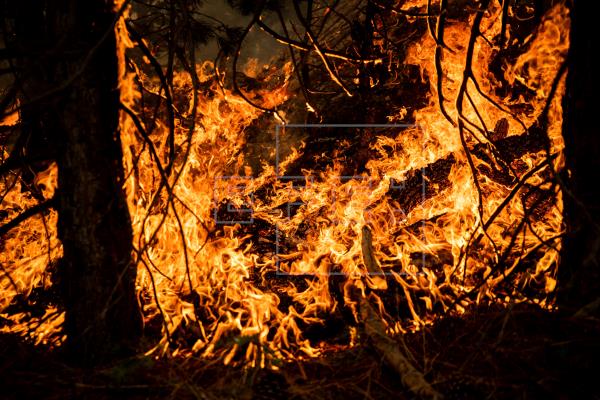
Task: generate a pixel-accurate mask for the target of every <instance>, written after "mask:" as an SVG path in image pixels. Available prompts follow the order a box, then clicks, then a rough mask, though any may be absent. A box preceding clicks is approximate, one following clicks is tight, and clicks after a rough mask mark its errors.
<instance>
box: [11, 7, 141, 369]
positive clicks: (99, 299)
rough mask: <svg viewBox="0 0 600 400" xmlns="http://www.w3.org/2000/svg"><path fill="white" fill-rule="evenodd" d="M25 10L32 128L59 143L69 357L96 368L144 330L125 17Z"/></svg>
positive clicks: (88, 10)
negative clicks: (131, 178)
mask: <svg viewBox="0 0 600 400" xmlns="http://www.w3.org/2000/svg"><path fill="white" fill-rule="evenodd" d="M18 7H19V12H18V13H17V21H16V26H17V36H19V35H21V37H22V38H23V39H24V40H23V41H22V42H21V43H20V45H21V49H20V50H21V51H22V52H23V54H24V56H23V58H22V64H23V66H24V68H23V71H24V72H23V75H22V76H21V77H20V78H21V81H22V87H23V92H24V96H23V100H22V103H23V104H24V107H25V108H24V110H26V111H27V112H25V113H23V114H22V117H23V119H29V120H30V121H23V123H24V124H26V125H27V124H30V125H32V126H35V127H37V129H36V131H37V134H43V135H45V136H48V137H50V138H51V141H52V145H53V146H54V147H55V154H56V162H57V164H58V170H59V177H58V191H57V195H56V196H57V199H56V200H57V201H56V204H57V208H58V213H59V220H58V234H59V238H60V240H61V241H62V244H63V251H64V256H63V259H62V262H61V265H60V270H59V281H60V285H61V287H62V289H63V291H62V293H63V300H64V307H65V311H66V317H65V326H64V328H65V333H66V335H67V343H66V349H67V352H68V354H69V355H70V356H71V358H72V359H73V360H74V361H76V362H78V363H81V364H84V365H93V364H97V363H101V362H104V361H107V360H109V359H110V358H112V357H114V356H118V355H122V354H124V353H125V352H127V351H129V350H131V349H132V346H133V345H134V344H135V342H137V340H138V339H139V335H140V331H141V329H140V327H141V317H140V313H139V310H138V305H137V300H136V297H135V286H134V285H135V267H134V265H133V264H132V260H131V252H132V230H131V229H132V228H131V221H130V217H129V212H128V209H127V204H126V201H125V194H124V190H123V188H122V185H123V180H124V173H123V166H122V150H121V143H120V135H119V123H118V122H119V121H118V117H119V89H118V59H117V45H116V37H115V33H114V23H115V21H116V13H115V11H114V4H113V1H110V0H86V1H78V0H60V1H33V0H29V1H24V2H21V3H20V5H19V6H18ZM32 13H33V14H35V15H36V16H37V17H36V18H31V19H30V16H31V14H32ZM18 40H19V39H17V41H18ZM28 53H29V54H28ZM35 119H37V121H36V120H35ZM40 132H41V133H40Z"/></svg>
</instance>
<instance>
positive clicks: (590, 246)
mask: <svg viewBox="0 0 600 400" xmlns="http://www.w3.org/2000/svg"><path fill="white" fill-rule="evenodd" d="M571 16H572V23H571V27H572V28H571V47H570V50H569V64H568V68H569V72H568V76H567V95H566V96H565V101H564V111H565V121H564V136H565V154H566V160H567V171H568V172H565V174H564V176H563V180H564V181H565V182H566V183H567V186H566V188H567V190H565V191H564V193H565V194H564V200H565V201H564V204H565V219H566V223H567V236H566V237H565V242H564V249H563V250H564V251H563V261H562V266H561V268H560V269H559V271H560V272H559V288H558V290H559V293H558V302H559V305H561V306H563V307H566V308H572V309H576V308H579V307H581V306H583V305H584V304H587V303H589V302H592V301H593V300H595V299H597V298H598V296H599V295H600V266H599V262H598V261H599V255H600V254H599V253H600V228H599V227H600V218H599V213H600V196H599V193H598V182H600V157H599V154H600V129H599V127H600V124H599V121H598V117H597V115H598V112H597V107H596V105H597V100H596V99H597V98H598V94H599V93H600V85H599V83H600V77H599V76H598V69H597V66H596V62H595V59H596V58H595V56H596V54H595V53H596V52H597V49H596V48H595V47H596V46H595V42H596V41H597V39H596V25H595V24H596V23H597V22H596V21H595V19H596V13H595V12H594V8H593V2H588V1H585V0H575V1H573V2H572V9H571Z"/></svg>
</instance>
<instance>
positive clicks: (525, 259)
mask: <svg viewBox="0 0 600 400" xmlns="http://www.w3.org/2000/svg"><path fill="white" fill-rule="evenodd" d="M412 3H419V4H415V5H414V6H415V7H420V8H419V9H424V7H425V6H424V5H422V4H421V3H423V2H412ZM477 15H478V14H477V13H472V14H471V15H470V17H469V18H468V19H463V20H458V19H457V20H452V21H447V22H446V26H445V31H444V37H443V40H444V46H445V47H443V48H442V49H441V50H440V45H439V44H438V43H436V40H434V38H433V37H432V35H431V34H430V33H428V32H425V33H424V34H423V36H422V37H421V38H419V39H418V40H415V41H414V42H413V44H412V45H410V46H409V48H408V49H407V59H406V63H408V64H412V65H418V66H419V67H420V72H421V78H422V79H423V81H424V82H427V83H429V86H430V87H429V92H430V93H429V97H428V99H429V100H428V101H429V102H428V104H427V105H426V106H425V107H423V108H421V109H418V110H416V111H415V112H414V120H415V124H414V125H412V126H411V127H407V128H400V127H397V128H393V129H395V131H396V134H394V135H392V136H390V135H377V134H376V131H374V132H373V134H374V136H375V139H374V141H373V143H372V144H371V146H372V150H373V151H374V154H377V157H374V158H372V159H370V160H369V161H368V163H367V164H366V171H365V172H363V173H362V174H360V175H357V176H352V177H344V176H343V171H344V165H343V163H342V162H340V161H335V162H334V163H333V164H331V165H330V166H328V167H326V168H325V169H324V170H311V169H303V176H301V177H298V176H297V177H294V178H293V179H280V176H281V175H285V174H286V169H287V168H289V166H290V165H292V164H293V163H294V162H295V161H297V160H299V159H300V158H301V155H302V154H303V152H304V151H306V150H305V149H304V145H303V144H302V143H296V144H294V143H292V139H291V138H293V137H294V136H293V129H294V128H293V125H290V123H292V122H295V121H293V120H290V121H285V120H284V121H283V124H282V121H281V120H280V119H285V118H286V114H285V113H284V112H283V111H281V110H288V109H289V108H290V107H291V106H290V105H292V106H293V105H294V104H295V103H294V98H295V97H297V95H298V91H299V89H298V88H297V86H295V85H296V84H295V83H294V80H293V66H292V64H291V63H286V64H284V65H283V66H281V67H279V68H276V67H274V66H268V67H267V68H263V69H261V68H260V67H259V66H258V65H257V64H256V63H255V64H256V65H254V66H253V65H252V64H251V63H250V64H249V65H248V67H247V69H248V70H247V72H246V76H248V77H251V78H252V79H255V80H257V81H259V83H260V85H259V86H260V88H259V89H254V90H250V91H248V92H247V93H246V94H245V97H247V98H249V99H250V100H251V101H253V102H256V103H259V104H260V105H261V107H263V108H264V109H278V110H279V111H278V112H277V113H276V115H277V116H272V114H267V113H265V112H263V111H262V110H260V109H258V108H256V107H254V106H252V105H250V104H249V103H248V102H247V101H246V99H245V98H244V97H242V96H241V95H240V94H239V93H237V92H235V91H234V90H232V89H230V88H229V87H228V86H226V85H225V86H223V85H222V82H223V81H225V82H226V81H227V79H229V78H230V77H228V76H226V74H225V73H224V72H222V71H219V70H218V69H217V68H215V66H214V65H212V63H204V64H202V65H198V66H196V68H195V71H194V72H195V74H196V75H197V77H198V80H199V82H198V84H199V86H200V89H199V90H198V91H196V92H195V93H194V90H193V84H192V82H193V81H194V79H195V78H194V77H193V76H191V75H193V74H190V73H189V72H183V71H182V72H178V73H176V74H175V77H174V89H173V93H171V96H172V97H173V107H174V108H175V109H176V110H175V111H176V114H177V117H176V119H175V125H174V126H173V127H172V129H173V132H174V148H175V149H176V157H175V158H174V160H172V161H170V160H169V140H170V139H169V134H170V129H171V128H170V127H169V124H168V122H167V121H165V120H164V119H163V118H160V117H159V118H157V119H156V120H155V121H154V122H153V121H152V118H146V117H144V116H145V115H152V113H153V112H154V108H153V107H154V105H146V106H145V108H144V107H143V106H142V105H141V104H142V103H141V101H140V100H141V98H142V96H146V95H145V94H144V95H142V90H141V88H142V87H143V88H144V91H146V92H147V93H151V95H150V96H153V97H154V98H163V97H164V93H163V92H162V91H161V89H160V82H159V81H158V80H157V79H156V78H153V77H151V76H147V75H144V74H143V73H141V72H140V71H134V72H131V71H128V70H127V69H126V68H125V63H124V62H122V63H121V76H122V82H121V93H122V94H121V101H122V102H123V104H124V105H125V106H126V107H128V109H130V110H132V114H133V115H134V116H135V115H137V116H138V120H137V121H136V120H134V118H132V115H131V114H129V113H125V112H123V113H122V117H121V130H122V142H123V151H124V154H125V157H124V160H123V163H124V166H125V169H126V176H127V180H126V182H125V187H126V189H127V196H128V204H129V210H130V213H131V216H132V222H133V230H134V234H135V238H134V247H135V254H134V259H135V260H136V263H137V265H138V277H137V290H138V294H139V298H140V303H141V307H142V311H143V315H144V321H145V324H146V328H147V330H148V331H152V332H154V333H159V334H160V337H161V339H160V341H159V342H158V344H157V345H156V346H155V347H154V348H153V349H151V350H149V351H148V353H149V354H150V353H151V354H157V355H160V354H166V353H168V352H170V353H171V354H173V355H190V354H198V355H201V356H203V357H218V358H221V359H222V360H223V361H224V362H225V363H226V364H230V363H247V364H248V365H253V366H254V365H258V366H261V367H264V366H267V365H269V366H272V367H276V365H277V362H278V360H282V359H287V358H291V357H295V358H302V357H305V356H307V357H313V356H317V355H318V354H319V353H320V352H321V351H322V350H323V348H324V344H323V343H318V342H315V341H310V340H309V339H308V338H307V335H306V328H307V327H310V326H318V325H323V324H325V323H326V322H327V319H328V318H330V316H332V315H340V313H342V312H343V310H348V311H349V313H350V315H351V317H348V318H354V319H355V320H358V319H359V318H360V315H359V312H358V306H359V305H358V303H357V299H358V298H360V297H363V296H365V295H366V293H368V292H370V293H371V295H372V296H374V297H375V298H376V299H377V303H378V306H379V312H380V314H381V316H382V318H383V319H384V321H385V323H386V324H387V328H388V329H389V331H390V332H396V333H397V332H404V331H406V330H408V329H418V328H419V327H420V326H422V325H424V324H429V323H433V322H434V321H435V319H436V318H438V317H440V316H441V315H442V314H443V313H446V312H459V313H460V312H463V311H464V310H465V309H466V308H467V307H469V306H471V305H473V304H477V303H480V302H504V301H510V302H522V301H529V302H535V303H538V304H540V305H541V306H542V307H552V302H551V296H550V295H551V294H552V292H553V290H554V288H555V285H556V281H555V277H556V272H557V271H556V269H557V266H558V263H559V258H558V257H559V251H560V237H561V234H562V233H563V229H564V227H563V223H562V197H561V192H560V190H559V188H558V187H557V185H555V184H554V183H553V182H552V179H550V178H551V177H552V176H553V174H555V173H556V172H557V171H559V170H560V169H561V168H563V166H564V161H563V156H562V149H563V140H562V131H561V124H562V109H561V99H562V94H563V93H564V73H563V74H562V75H561V74H560V73H559V72H560V71H561V68H562V65H563V63H564V59H565V57H566V51H567V49H568V31H569V17H568V10H567V8H566V6H565V5H564V4H557V5H555V6H554V7H553V8H552V9H550V10H549V11H548V12H547V13H546V15H545V16H544V18H543V19H542V21H541V23H540V24H539V26H538V27H537V29H536V30H535V31H534V32H533V33H532V34H531V35H530V36H529V37H527V38H526V39H525V43H523V44H521V45H520V47H519V51H518V54H517V56H515V57H512V58H510V57H505V58H502V60H504V61H503V62H504V64H502V65H496V66H495V68H497V70H498V71H499V72H498V71H492V70H491V68H490V65H493V64H494V63H495V62H496V61H495V60H496V58H497V57H498V54H499V53H501V52H502V51H503V50H502V48H501V47H499V45H498V44H497V43H495V42H494V38H497V37H499V36H500V35H501V30H502V10H501V7H500V6H497V5H495V3H494V5H490V6H489V7H488V9H487V10H485V12H483V13H481V15H480V17H478V16H477ZM478 18H480V19H479V20H478ZM416 21H417V19H416V18H415V19H413V23H416ZM475 23H477V24H479V28H478V31H479V32H480V33H481V35H480V36H478V37H477V38H476V39H475V40H474V42H471V41H472V36H471V28H472V26H473V25H474V24H475ZM117 31H118V32H119V35H120V37H121V45H122V46H124V47H132V46H134V43H133V42H132V41H130V40H129V39H128V37H127V33H126V27H125V25H124V23H119V25H118V26H117ZM438 40H439V39H438ZM518 40H521V39H520V38H513V37H510V36H509V37H507V43H508V44H509V45H510V44H511V43H512V44H514V43H515V41H518ZM440 51H441V56H440V57H439V65H437V66H436V62H435V60H436V53H437V52H440ZM469 53H470V56H469ZM465 71H470V74H467V73H466V72H465ZM561 76H562V77H561ZM557 77H558V78H557ZM438 79H439V80H440V82H441V84H440V85H438ZM440 88H441V89H442V92H441V93H438V91H439V90H440ZM440 99H443V100H442V104H440ZM549 99H550V102H549V103H548V100H549ZM300 103H301V107H304V102H300ZM547 103H548V104H547ZM286 107H287V108H286ZM311 107H312V106H311ZM442 108H443V109H444V111H445V114H446V115H444V113H442V112H441V109H442ZM288 114H289V115H294V114H293V112H288ZM388 117H389V119H390V120H397V118H398V117H399V116H397V115H396V116H395V115H389V116H388ZM402 117H403V116H402ZM290 118H291V117H290ZM541 123H543V125H542V126H540V124H541ZM276 125H281V129H280V132H279V133H280V134H281V137H282V140H283V141H286V143H285V144H284V145H285V146H288V147H289V148H290V149H289V151H286V152H284V153H285V154H284V157H283V158H282V159H281V160H279V161H280V162H279V164H278V165H277V167H276V166H275V165H274V163H273V160H274V158H275V155H274V150H273V146H272V144H273V143H271V147H270V148H266V149H262V150H256V148H258V147H260V146H257V145H256V144H253V143H252V142H251V139H252V136H251V135H256V126H259V127H260V129H263V130H264V129H267V130H269V132H273V134H274V133H275V131H276ZM140 128H143V130H144V131H145V132H144V133H142V132H141V130H140ZM539 129H544V132H543V134H544V135H547V139H548V141H547V145H543V146H533V147H532V149H528V148H526V149H523V151H520V150H521V149H519V148H517V149H514V148H512V147H511V146H528V145H529V144H530V141H534V142H535V140H537V139H533V138H532V137H533V136H535V135H537V134H538V133H537V132H538V130H539ZM144 135H148V136H147V137H144ZM530 138H531V139H530ZM270 139H271V140H273V141H274V137H273V136H270ZM290 143H291V144H290ZM252 146H254V147H252ZM249 148H252V149H254V151H253V152H252V154H250V152H249V151H248V149H249ZM507 148H508V150H510V151H513V150H515V151H517V152H518V156H517V157H513V158H510V157H507V156H506V155H507ZM8 151H9V149H8V148H3V149H2V152H3V157H6V156H7V155H8ZM277 151H279V150H277ZM261 152H262V153H261ZM254 153H256V154H258V155H259V156H260V157H258V158H259V160H258V161H256V160H253V159H251V158H252V157H255V158H256V157H257V156H256V154H254ZM169 163H172V166H171V168H167V167H168V165H169ZM431 165H436V166H437V167H436V168H438V169H441V170H444V171H446V176H443V177H442V178H439V177H436V176H435V171H436V170H435V168H434V169H428V168H430V166H431ZM411 177H412V178H411ZM415 177H416V178H415ZM410 179H413V180H414V179H416V180H417V181H418V182H421V183H423V185H424V189H423V192H421V191H420V190H417V192H415V196H416V197H415V196H413V197H414V198H412V199H411V200H410V202H408V201H406V200H399V198H398V196H397V195H395V194H394V193H400V192H402V190H405V189H406V188H405V187H404V186H402V185H403V184H404V183H405V182H407V181H410ZM23 185H24V183H22V182H21V181H20V180H19V179H18V178H14V177H10V176H9V177H8V178H6V179H4V180H3V181H2V182H0V186H1V189H2V192H3V193H4V192H6V196H5V197H3V200H2V207H1V212H2V214H0V215H2V218H3V219H4V220H6V221H9V220H11V219H12V218H14V217H15V216H17V215H18V214H19V213H20V212H22V211H23V210H25V209H28V208H30V207H33V206H35V204H37V202H38V201H39V199H35V198H34V197H33V196H31V195H29V194H28V193H29V192H28V191H27V190H25V189H26V188H24V186H23ZM33 185H35V186H36V187H38V188H39V189H40V191H41V193H42V196H43V198H45V199H50V198H51V197H52V196H53V193H54V191H55V190H56V168H55V166H54V165H51V166H49V167H48V169H46V170H45V171H43V172H41V173H39V174H38V175H37V176H36V178H35V180H34V182H33ZM392 189H394V190H396V192H394V190H392ZM403 201H404V203H403ZM400 203H402V204H400ZM224 210H225V211H224ZM56 217H57V216H56V213H55V212H54V211H52V210H50V211H48V212H46V213H44V214H39V215H36V216H34V217H32V218H30V219H28V220H27V221H26V222H25V223H22V224H20V225H18V226H17V227H15V228H13V229H12V230H10V232H9V233H8V234H6V235H4V237H3V238H2V242H1V244H0V264H1V265H2V278H0V285H1V286H0V292H1V293H2V296H1V297H0V310H3V311H2V314H1V315H2V318H4V319H6V320H7V321H8V322H6V323H5V324H4V325H3V327H2V330H3V331H11V332H19V333H22V334H23V335H30V336H31V337H33V338H34V339H35V341H36V342H38V343H50V344H53V345H60V342H61V340H62V337H61V333H60V324H61V322H62V314H61V311H59V310H58V309H57V308H56V306H55V305H54V304H51V303H50V304H48V305H47V307H46V309H45V310H44V311H43V313H42V314H41V315H33V314H31V312H29V311H26V312H20V311H13V310H11V307H13V308H14V305H15V304H17V303H18V302H23V301H25V302H27V301H28V300H27V299H28V297H30V296H31V295H32V293H33V292H34V291H36V290H39V289H40V288H46V289H47V288H50V287H51V286H52V281H51V278H50V276H51V274H50V272H52V269H53V268H54V267H55V266H56V264H57V262H58V260H59V259H60V256H61V247H60V243H59V242H58V239H57V233H56ZM223 218H225V219H223ZM264 232H267V234H265V233H264ZM271 236H272V237H275V236H276V238H275V239H273V238H272V237H271ZM279 238H283V239H282V240H283V241H285V246H280V247H277V246H278V243H279ZM276 242H277V243H276ZM394 302H395V303H394ZM392 303H394V304H392ZM394 307H397V308H400V309H401V310H400V311H393V310H392V308H394ZM353 335H354V333H352V332H351V336H353ZM352 344H353V340H350V341H349V345H352Z"/></svg>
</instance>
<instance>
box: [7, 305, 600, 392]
mask: <svg viewBox="0 0 600 400" xmlns="http://www.w3.org/2000/svg"><path fill="white" fill-rule="evenodd" d="M580 314H581V313H580ZM592 314H594V313H592ZM396 340H397V342H398V344H399V345H400V348H403V349H404V351H405V353H406V354H407V355H408V357H409V359H411V360H412V362H413V364H414V365H416V366H418V367H419V368H420V369H421V370H422V371H424V372H425V377H426V378H427V380H428V381H429V382H430V383H432V385H433V387H434V388H435V389H437V390H438V391H439V392H440V393H442V394H443V395H444V398H445V399H480V398H490V399H538V398H544V399H546V398H558V399H566V398H586V399H600V385H599V384H598V379H597V378H598V372H597V371H600V318H598V314H597V312H596V313H595V315H590V314H589V313H588V314H587V315H585V316H579V317H573V316H571V315H566V314H565V313H561V312H546V311H542V310H540V309H539V308H535V307H532V306H527V305H515V306H513V307H510V308H502V309H499V308H495V307H492V308H483V309H482V308H480V309H478V310H476V311H472V312H470V313H467V314H465V315H463V316H461V317H447V318H444V319H441V320H440V321H438V322H437V323H436V324H434V325H433V326H430V327H427V328H425V329H423V330H421V331H419V332H416V333H411V334H405V335H403V336H401V337H398V338H396ZM0 398H2V399H25V398H27V399H113V398H133V399H248V400H250V399H256V400H258V399H285V400H290V399H339V398H344V399H345V400H350V399H389V398H398V399H404V398H406V399H410V398H414V396H412V395H411V394H410V393H409V392H407V390H406V389H405V388H404V387H403V386H402V384H401V381H400V377H399V376H398V375H397V374H396V373H395V372H393V371H392V370H391V369H390V368H389V367H388V366H386V364H385V362H384V361H383V360H382V357H381V356H380V355H379V354H377V352H376V351H375V350H374V348H373V347H372V346H371V345H369V344H368V343H367V342H365V343H364V344H362V345H360V346H356V347H354V348H351V349H344V350H342V349H335V348H332V349H330V350H328V351H325V352H324V354H323V356H322V357H320V358H318V359H311V360H303V361H297V362H290V363H286V364H283V365H282V366H281V368H280V369H279V370H277V371H271V370H247V369H246V370H243V369H241V368H232V367H227V366H223V365H222V364H221V363H220V362H215V361H213V362H209V361H206V360H201V359H194V358H187V359H177V358H175V359H170V360H154V359H152V358H149V357H136V358H131V359H127V360H123V361H121V362H118V363H115V364H113V365H110V366H107V367H104V368H99V369H95V370H92V371H90V370H83V369H76V368H72V367H68V366H66V365H65V364H64V363H63V362H61V361H60V358H59V357H58V356H57V355H56V354H53V353H48V352H44V351H43V350H41V349H39V348H35V347H32V346H30V345H27V344H24V343H22V341H21V340H20V339H18V338H15V337H12V336H0Z"/></svg>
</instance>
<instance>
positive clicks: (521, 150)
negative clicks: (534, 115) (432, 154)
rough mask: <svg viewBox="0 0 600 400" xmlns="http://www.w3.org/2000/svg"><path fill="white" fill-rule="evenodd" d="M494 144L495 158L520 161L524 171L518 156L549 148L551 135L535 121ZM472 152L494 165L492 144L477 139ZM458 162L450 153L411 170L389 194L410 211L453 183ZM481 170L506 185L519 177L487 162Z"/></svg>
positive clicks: (404, 209)
mask: <svg viewBox="0 0 600 400" xmlns="http://www.w3.org/2000/svg"><path fill="white" fill-rule="evenodd" d="M493 145H494V147H495V149H496V152H497V154H496V158H499V159H500V160H501V162H502V163H503V164H505V165H511V164H513V163H515V164H517V165H516V167H517V168H515V172H517V173H524V172H525V171H524V168H525V166H524V165H518V164H519V163H518V161H519V159H520V158H521V157H522V156H523V155H525V154H530V153H536V152H539V151H542V150H544V149H546V147H547V145H548V137H547V136H546V133H545V131H544V130H543V129H541V128H540V127H539V126H538V125H537V124H536V125H534V126H533V127H531V128H529V130H528V131H527V132H525V133H523V134H521V135H515V136H509V137H505V138H503V139H499V140H497V141H495V142H493ZM471 153H472V154H474V155H475V156H477V157H478V158H479V159H481V160H482V161H485V162H487V163H488V164H490V165H494V163H493V160H492V157H493V155H492V151H491V150H490V145H489V144H487V143H478V144H477V145H475V146H474V147H473V148H472V149H471ZM455 163H456V156H455V155H454V154H449V155H448V156H446V157H444V158H441V159H439V160H437V161H435V162H433V163H431V164H429V165H428V166H426V167H424V168H422V169H418V170H413V171H410V172H409V173H408V174H407V178H406V179H405V180H404V181H403V182H395V183H394V187H396V188H400V190H398V189H394V188H390V190H389V191H388V195H390V197H391V198H392V199H393V200H395V201H396V202H397V203H398V205H399V207H400V209H402V210H403V211H404V212H405V213H408V212H410V211H411V210H412V209H414V208H415V207H416V206H418V205H419V204H421V203H422V202H423V201H425V200H427V199H430V198H432V197H434V196H436V195H438V194H439V193H441V192H442V191H443V190H444V189H446V188H448V187H450V185H451V182H450V181H449V180H448V175H449V174H450V170H451V169H452V166H453V165H454V164H455ZM478 170H479V171H480V172H481V173H482V174H484V175H485V176H487V177H488V178H490V179H492V180H494V181H496V182H498V183H501V184H503V185H505V186H510V185H512V184H514V182H515V181H516V177H515V176H514V175H512V173H511V171H510V170H508V168H507V167H505V168H501V169H492V168H490V167H488V166H487V165H482V166H479V168H478ZM425 182H426V183H425Z"/></svg>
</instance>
